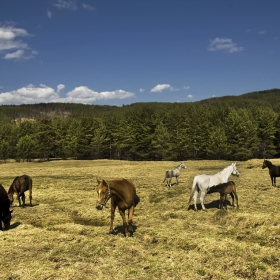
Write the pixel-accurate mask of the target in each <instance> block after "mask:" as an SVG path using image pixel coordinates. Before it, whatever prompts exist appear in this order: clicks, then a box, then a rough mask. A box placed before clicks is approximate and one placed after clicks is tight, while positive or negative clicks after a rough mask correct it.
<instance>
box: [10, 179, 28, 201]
mask: <svg viewBox="0 0 280 280" xmlns="http://www.w3.org/2000/svg"><path fill="white" fill-rule="evenodd" d="M27 190H29V201H30V206H32V178H31V177H30V176H28V175H22V176H17V177H16V178H15V179H14V181H13V182H12V184H11V186H10V188H9V190H8V197H9V200H10V204H11V205H12V204H13V201H14V193H16V194H17V199H18V203H19V206H21V201H20V198H21V199H22V204H23V206H25V194H24V192H25V191H27Z"/></svg>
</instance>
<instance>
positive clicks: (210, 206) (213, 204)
mask: <svg viewBox="0 0 280 280" xmlns="http://www.w3.org/2000/svg"><path fill="white" fill-rule="evenodd" d="M225 203H226V205H227V206H231V203H230V202H229V201H228V200H227V201H226V202H225ZM219 205H220V200H219V199H218V200H213V201H211V202H209V203H204V206H205V208H206V210H207V209H213V208H215V209H219ZM196 206H197V210H202V207H201V204H200V203H199V204H197V205H196ZM188 210H194V205H193V204H192V205H190V206H189V208H188Z"/></svg>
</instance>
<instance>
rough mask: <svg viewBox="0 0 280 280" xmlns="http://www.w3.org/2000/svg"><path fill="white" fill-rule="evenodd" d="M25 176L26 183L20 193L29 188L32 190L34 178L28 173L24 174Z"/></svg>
mask: <svg viewBox="0 0 280 280" xmlns="http://www.w3.org/2000/svg"><path fill="white" fill-rule="evenodd" d="M23 176H24V185H23V188H22V190H21V192H20V194H23V193H24V192H26V191H27V190H30V191H31V189H30V188H32V179H31V178H30V177H29V176H28V175H23Z"/></svg>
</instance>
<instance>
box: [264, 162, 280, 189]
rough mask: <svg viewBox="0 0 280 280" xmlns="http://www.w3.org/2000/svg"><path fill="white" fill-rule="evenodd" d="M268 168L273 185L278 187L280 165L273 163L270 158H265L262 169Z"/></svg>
mask: <svg viewBox="0 0 280 280" xmlns="http://www.w3.org/2000/svg"><path fill="white" fill-rule="evenodd" d="M266 167H267V168H268V170H269V175H270V178H271V183H272V186H274V187H276V177H280V166H276V165H273V164H272V163H271V162H270V161H269V160H266V159H265V160H264V161H263V165H262V169H264V168H266Z"/></svg>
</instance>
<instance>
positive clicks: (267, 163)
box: [262, 159, 271, 169]
mask: <svg viewBox="0 0 280 280" xmlns="http://www.w3.org/2000/svg"><path fill="white" fill-rule="evenodd" d="M269 166H271V162H270V161H268V160H266V159H264V161H263V165H262V169H265V168H266V167H269Z"/></svg>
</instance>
